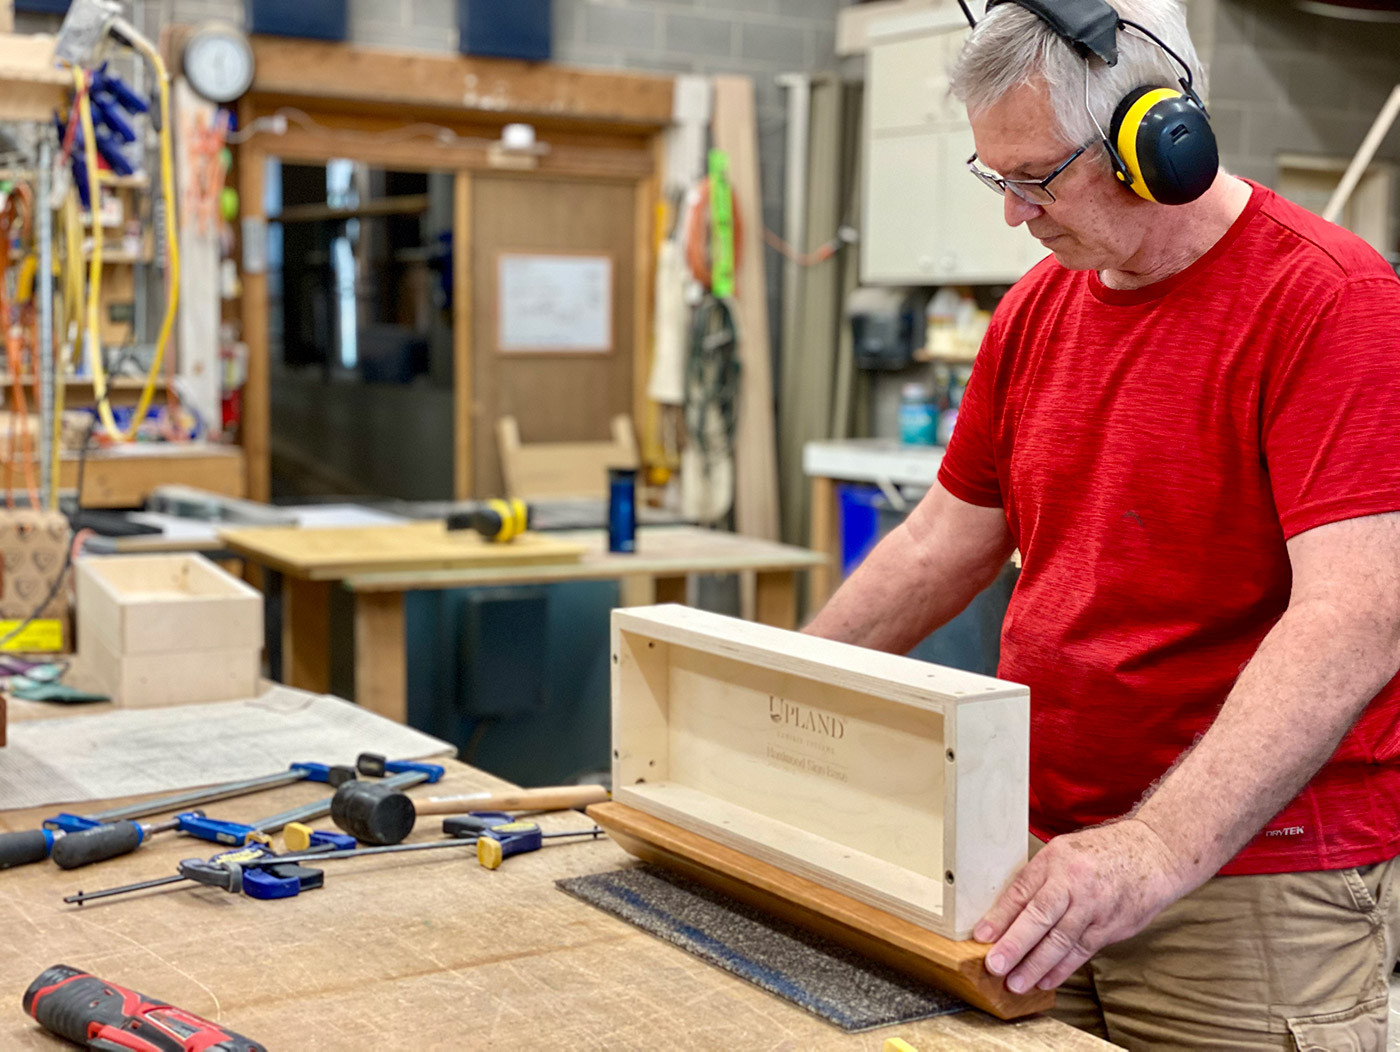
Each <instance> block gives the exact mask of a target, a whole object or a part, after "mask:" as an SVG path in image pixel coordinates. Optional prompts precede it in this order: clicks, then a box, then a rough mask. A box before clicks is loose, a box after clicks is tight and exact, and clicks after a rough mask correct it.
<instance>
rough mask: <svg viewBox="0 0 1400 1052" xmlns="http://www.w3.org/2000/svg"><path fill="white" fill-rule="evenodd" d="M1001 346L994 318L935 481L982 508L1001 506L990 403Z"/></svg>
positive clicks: (969, 381) (960, 406) (979, 353)
mask: <svg viewBox="0 0 1400 1052" xmlns="http://www.w3.org/2000/svg"><path fill="white" fill-rule="evenodd" d="M1000 346H1001V337H1000V327H999V326H998V325H997V323H996V319H995V318H994V319H993V320H992V324H991V325H989V326H988V327H987V333H986V335H985V336H984V337H983V338H982V347H981V349H980V350H979V351H978V352H977V363H976V364H975V365H974V366H973V367H972V376H971V377H970V378H969V379H968V382H967V388H966V389H965V390H964V391H963V396H962V402H961V403H960V404H959V406H958V420H957V423H956V424H955V425H954V426H953V435H952V437H951V438H950V439H949V440H948V449H947V452H945V453H944V454H943V461H942V463H941V464H939V466H938V481H939V482H941V483H942V484H943V488H944V489H946V490H947V491H948V492H949V493H951V494H952V495H953V496H955V497H957V498H958V499H959V500H961V501H965V502H967V503H968V504H976V505H978V506H979V507H983V508H1000V507H1002V493H1001V478H1000V476H999V475H998V474H997V465H996V457H995V455H994V443H993V436H994V434H995V432H994V430H993V425H994V421H993V419H992V405H993V403H994V401H995V397H994V392H993V388H994V387H995V384H996V374H997V367H996V365H997V357H998V352H999V350H1000Z"/></svg>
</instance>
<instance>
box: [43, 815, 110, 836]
mask: <svg viewBox="0 0 1400 1052" xmlns="http://www.w3.org/2000/svg"><path fill="white" fill-rule="evenodd" d="M40 824H41V825H42V826H43V827H44V828H45V829H53V830H62V831H63V832H65V833H81V832H82V831H83V830H84V829H96V828H97V827H98V826H100V825H101V824H102V823H101V822H99V821H98V820H97V819H95V818H88V817H87V816H85V815H73V814H69V813H68V812H67V811H62V812H60V813H59V814H56V815H54V816H53V817H52V818H46V819H44V821H43V822H41V823H40Z"/></svg>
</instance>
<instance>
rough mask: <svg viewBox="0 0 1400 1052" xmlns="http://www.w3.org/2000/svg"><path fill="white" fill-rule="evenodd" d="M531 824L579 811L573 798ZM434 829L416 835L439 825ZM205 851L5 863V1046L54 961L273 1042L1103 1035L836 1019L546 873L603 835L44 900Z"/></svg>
mask: <svg viewBox="0 0 1400 1052" xmlns="http://www.w3.org/2000/svg"><path fill="white" fill-rule="evenodd" d="M0 755H3V754H0ZM496 784H499V783H497V782H496V780H494V779H491V778H490V777H489V776H487V775H484V774H482V773H480V772H477V771H474V770H472V769H471V768H468V767H465V766H463V765H461V764H457V763H449V775H448V778H447V779H446V780H445V781H444V782H443V783H442V784H441V785H439V786H434V787H431V788H429V787H420V788H419V789H416V790H414V791H413V795H420V796H426V795H445V794H447V793H449V792H465V791H469V790H471V789H473V788H484V787H487V786H490V785H496ZM324 793H325V787H324V786H317V785H310V784H299V785H293V786H288V787H285V788H283V789H279V790H276V791H273V792H268V793H263V794H260V795H257V796H252V797H245V798H243V799H240V800H231V801H227V802H226V803H223V804H219V805H217V811H216V812H215V813H216V814H218V815H219V817H226V818H230V819H235V820H244V821H252V820H255V819H257V818H259V817H262V816H264V815H267V814H271V813H273V812H276V811H280V810H283V809H284V808H288V807H294V806H296V805H298V804H301V803H305V802H308V801H311V800H315V799H317V798H318V797H320V796H322V795H324ZM94 809H96V808H94ZM52 810H54V809H53V808H47V809H44V813H47V812H49V811H52ZM44 813H41V812H40V811H10V812H0V830H18V829H32V828H35V827H36V826H37V824H38V822H39V821H40V820H41V818H43V817H44ZM327 824H328V821H326V820H323V821H322V822H321V823H318V825H323V826H324V825H327ZM543 824H545V825H546V827H548V828H555V829H568V828H583V827H586V826H587V821H586V820H585V819H584V818H583V816H582V815H578V814H576V813H568V814H562V815H551V816H547V817H546V818H545V819H544V820H543ZM437 828H438V827H436V826H434V825H432V824H429V825H428V826H427V827H426V828H424V829H422V830H420V831H419V832H418V833H416V834H415V835H414V837H413V839H414V840H420V839H422V840H431V839H435V838H436V836H437V835H440V834H438V833H437ZM212 847H213V845H210V844H206V843H203V842H198V841H191V840H189V839H186V838H182V837H176V836H172V835H170V834H162V835H160V836H159V837H158V838H156V839H154V840H153V841H152V842H151V843H150V844H148V845H147V846H145V847H143V848H142V849H140V850H139V851H138V852H137V853H136V854H134V855H131V856H128V857H126V858H123V859H117V860H113V861H111V862H107V863H104V864H102V865H99V866H93V867H90V868H88V869H83V870H76V871H72V872H64V871H62V870H59V869H58V868H57V867H55V866H53V865H52V864H50V863H44V864H42V865H34V866H27V867H22V868H19V869H14V870H8V871H5V872H0V1047H3V1048H5V1049H7V1050H20V1049H54V1050H57V1049H61V1048H71V1047H72V1046H70V1045H67V1044H65V1043H64V1042H62V1041H60V1040H58V1039H57V1038H53V1037H50V1036H48V1035H46V1034H45V1033H44V1032H43V1031H41V1030H40V1029H39V1028H38V1027H37V1025H36V1024H35V1023H34V1022H33V1021H32V1020H31V1019H29V1018H28V1017H27V1016H25V1015H24V1014H23V1013H22V1011H21V1009H20V996H21V994H22V993H23V992H24V990H25V989H26V988H27V987H28V985H29V983H30V982H32V981H33V980H34V979H35V978H36V977H37V976H38V975H39V973H40V972H41V971H43V970H44V969H45V968H47V967H49V966H51V965H54V964H60V963H62V964H68V965H71V966H73V967H75V968H82V969H86V970H88V971H92V972H94V973H95V974H97V975H99V976H101V977H103V978H105V979H108V980H110V981H113V982H118V983H122V984H124V985H127V986H131V987H134V988H136V989H137V990H140V991H141V992H143V993H146V994H149V995H151V996H153V997H157V998H161V999H163V1000H167V1001H170V1002H172V1003H174V1004H176V1005H179V1006H180V1007H182V1008H186V1009H188V1010H190V1011H192V1012H195V1013H198V1014H200V1015H204V1016H208V1017H210V1018H212V1019H215V1020H218V1021H220V1022H223V1023H225V1024H226V1025H228V1026H230V1027H232V1028H233V1029H235V1030H237V1031H239V1032H240V1033H243V1034H244V1035H246V1036H248V1037H251V1038H253V1039H254V1040H259V1041H262V1042H264V1043H265V1044H266V1045H267V1046H268V1047H269V1048H270V1049H274V1050H282V1049H297V1050H308V1052H312V1050H317V1049H335V1050H338V1052H344V1050H350V1049H369V1048H399V1047H406V1048H410V1047H411V1048H414V1049H451V1050H460V1049H468V1048H471V1049H487V1048H507V1047H509V1048H520V1047H532V1048H559V1049H608V1050H612V1049H634V1048H635V1049H641V1048H648V1049H650V1048H665V1049H677V1050H679V1049H736V1050H737V1049H743V1050H746V1052H747V1050H756V1049H794V1050H795V1049H802V1050H806V1049H868V1050H878V1049H880V1047H881V1045H882V1044H883V1042H884V1040H885V1038H887V1037H891V1036H899V1037H902V1038H904V1039H905V1040H906V1041H909V1042H910V1043H911V1044H912V1045H913V1046H914V1047H915V1048H917V1049H919V1050H920V1052H932V1050H955V1049H956V1050H963V1049H966V1050H974V1049H976V1050H986V1049H994V1050H1005V1052H1016V1050H1022V1049H1024V1050H1045V1052H1050V1050H1056V1052H1062V1050H1067V1052H1077V1050H1085V1052H1088V1050H1091V1049H1101V1048H1109V1047H1111V1046H1108V1045H1105V1044H1103V1043H1102V1042H1100V1041H1098V1040H1096V1039H1094V1038H1092V1037H1089V1036H1088V1035H1086V1034H1081V1033H1080V1032H1078V1031H1075V1030H1071V1029H1069V1028H1068V1027H1065V1026H1063V1025H1062V1024H1059V1023H1056V1022H1054V1021H1052V1020H1049V1019H1045V1018H1040V1017H1035V1018H1031V1019H1027V1020H1022V1021H1020V1022H1017V1023H1001V1022H998V1021H996V1020H994V1019H992V1018H991V1017H989V1016H985V1015H982V1014H981V1013H978V1012H972V1011H968V1012H963V1013H960V1014H957V1015H952V1016H944V1017H941V1018H937V1019H931V1020H926V1021H924V1022H920V1023H915V1024H911V1025H907V1026H898V1027H891V1028H886V1029H882V1030H877V1031H872V1032H870V1033H866V1034H860V1035H855V1036H850V1035H845V1034H843V1033H841V1032H840V1031H839V1030H837V1029H836V1028H834V1027H832V1026H831V1025H829V1024H827V1023H826V1022H823V1021H822V1020H819V1019H817V1018H815V1017H813V1016H810V1015H808V1014H807V1013H806V1012H804V1011H802V1010H800V1009H798V1008H795V1007H793V1006H792V1005H790V1004H788V1003H787V1002H785V1001H782V1000H779V999H778V998H776V997H774V996H773V995H771V994H768V993H766V992H764V991H762V990H760V989H758V988H757V987H754V986H751V985H750V984H748V983H746V982H744V981H742V980H740V979H737V978H735V977H733V976H731V975H729V974H728V973H726V972H723V971H721V970H719V969H717V968H714V967H712V966H710V965H708V964H705V963H703V962H701V961H700V960H698V959H696V958H694V957H691V956H690V955H688V954H686V953H684V952H682V951H681V950H678V949H676V948H675V947H673V946H671V945H669V944H667V943H664V942H662V941H660V940H658V939H655V938H653V937H652V936H650V935H646V934H644V933H642V932H640V931H638V930H636V929H634V928H633V927H631V926H630V925H628V924H626V923H624V922H622V921H619V920H617V919H615V918H613V917H610V916H608V915H606V914H604V913H602V912H600V911H598V910H595V909H594V908H592V907H590V906H587V905H585V904H584V903H582V902H579V901H577V900H575V899H573V898H571V897H569V896H568V895H565V894H564V893H563V892H561V891H559V890H558V889H556V888H555V887H554V882H555V880H557V879H559V878H561V877H566V876H575V875H580V874H585V873H593V872H600V871H605V870H609V869H614V868H617V867H620V866H623V865H626V864H629V861H628V856H626V855H625V854H624V853H623V852H622V851H621V850H620V849H619V848H617V847H616V846H615V845H613V844H612V843H611V842H608V841H599V842H583V843H577V844H570V845H569V846H558V847H549V848H546V849H545V850H542V851H538V852H535V853H533V854H528V855H522V856H518V857H516V858H512V859H510V860H508V861H507V862H506V864H505V865H504V866H503V867H502V868H501V869H499V870H496V871H490V870H486V869H483V868H481V867H480V866H478V865H477V863H476V858H475V854H474V852H473V851H472V850H471V849H470V848H467V847H464V848H463V849H461V851H460V853H459V852H458V851H456V850H453V849H446V850H444V851H442V852H427V853H410V854H407V855H390V856H385V857H382V858H372V859H365V860H356V861H345V862H329V863H327V864H326V865H325V871H326V885H325V887H324V888H322V889H320V890H318V891H312V892H308V893H306V894H303V895H301V896H299V897H297V898H294V899H290V900H285V901H280V902H258V901H254V900H252V899H246V898H235V897H233V896H230V895H227V894H225V893H224V892H221V891H217V890H215V889H213V888H192V887H191V886H189V885H175V886H174V887H173V888H163V889H159V890H156V891H151V892H144V893H140V894H137V895H132V896H128V897H122V898H114V899H110V900H104V901H101V902H95V903H93V904H91V905H88V906H85V907H82V908H81V909H79V908H78V907H73V906H67V905H64V904H63V903H62V902H61V901H60V900H61V898H62V896H64V895H67V894H71V893H72V892H74V891H77V890H78V889H80V888H86V889H90V890H91V889H96V888H103V887H108V886H111V885H114V884H122V883H127V882H130V881H136V880H144V879H149V878H152V877H158V876H162V875H165V874H167V873H171V872H173V870H174V867H175V865H176V863H177V862H178V861H179V860H180V859H181V858H186V857H191V856H195V855H202V856H207V855H209V854H212V853H213V851H212Z"/></svg>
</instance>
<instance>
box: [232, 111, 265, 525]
mask: <svg viewBox="0 0 1400 1052" xmlns="http://www.w3.org/2000/svg"><path fill="white" fill-rule="evenodd" d="M239 112H240V117H242V116H243V115H245V114H246V113H247V112H248V108H247V107H244V106H240V111H239ZM238 160H239V164H238V198H239V205H240V208H241V211H242V216H243V222H244V223H245V224H253V225H256V224H258V223H264V224H265V223H266V215H265V214H264V210H263V196H264V185H263V184H264V182H265V180H266V173H267V155H266V154H265V153H263V152H262V151H261V150H260V149H259V148H258V147H256V146H244V147H243V148H242V150H241V151H240V156H239V159H238ZM239 247H240V250H242V248H243V245H242V233H241V231H240V236H239ZM239 269H240V270H241V271H242V280H243V342H244V343H245V344H247V346H248V378H247V380H246V381H245V382H244V384H243V421H242V424H241V426H240V429H239V439H240V441H241V442H242V445H243V452H244V454H245V456H246V457H247V461H248V463H247V472H248V485H247V490H248V497H249V498H250V499H252V500H261V501H266V500H268V499H269V498H270V497H271V496H272V447H271V433H272V401H271V388H270V386H269V382H270V381H269V369H270V363H269V361H268V355H269V353H270V351H269V347H268V328H267V327H268V305H267V272H266V270H264V271H263V272H262V273H258V274H250V273H248V272H247V271H246V270H244V269H243V266H242V260H241V259H240V261H239Z"/></svg>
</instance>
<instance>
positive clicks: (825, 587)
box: [807, 476, 841, 617]
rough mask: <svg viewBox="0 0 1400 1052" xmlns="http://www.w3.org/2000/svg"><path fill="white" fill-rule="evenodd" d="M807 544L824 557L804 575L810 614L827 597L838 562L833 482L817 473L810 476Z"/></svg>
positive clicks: (838, 530)
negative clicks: (810, 521) (809, 533)
mask: <svg viewBox="0 0 1400 1052" xmlns="http://www.w3.org/2000/svg"><path fill="white" fill-rule="evenodd" d="M808 544H809V545H811V547H812V550H813V551H817V552H821V553H822V554H823V555H825V556H826V563H825V564H823V565H821V566H814V567H812V570H811V574H810V575H809V576H808V578H807V614H808V616H809V617H810V616H812V615H814V614H815V613H816V612H817V611H818V610H820V609H821V608H822V607H823V606H825V605H826V601H827V600H828V599H829V598H831V593H832V590H833V588H834V582H835V579H836V576H835V575H836V568H837V567H838V566H840V565H841V528H840V523H839V522H838V521H837V508H836V483H835V482H834V481H833V480H831V479H827V478H821V477H820V476H816V477H814V478H813V479H812V526H811V537H810V538H809V539H808Z"/></svg>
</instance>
